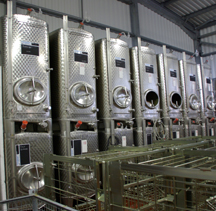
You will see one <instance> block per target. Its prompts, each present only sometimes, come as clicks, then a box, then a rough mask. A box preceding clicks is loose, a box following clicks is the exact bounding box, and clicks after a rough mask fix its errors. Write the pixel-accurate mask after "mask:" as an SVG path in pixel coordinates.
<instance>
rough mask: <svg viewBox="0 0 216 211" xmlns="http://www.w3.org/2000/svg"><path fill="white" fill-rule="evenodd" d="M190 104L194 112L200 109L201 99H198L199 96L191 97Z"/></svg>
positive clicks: (193, 95)
mask: <svg viewBox="0 0 216 211" xmlns="http://www.w3.org/2000/svg"><path fill="white" fill-rule="evenodd" d="M189 104H190V107H191V108H192V109H193V110H197V109H199V107H200V102H199V98H198V97H197V95H195V94H192V95H190V97H189Z"/></svg>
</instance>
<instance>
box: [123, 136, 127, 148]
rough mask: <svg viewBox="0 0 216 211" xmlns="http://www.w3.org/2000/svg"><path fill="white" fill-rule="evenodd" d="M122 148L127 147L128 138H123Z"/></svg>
mask: <svg viewBox="0 0 216 211" xmlns="http://www.w3.org/2000/svg"><path fill="white" fill-rule="evenodd" d="M122 146H123V147H126V146H127V138H126V136H122Z"/></svg>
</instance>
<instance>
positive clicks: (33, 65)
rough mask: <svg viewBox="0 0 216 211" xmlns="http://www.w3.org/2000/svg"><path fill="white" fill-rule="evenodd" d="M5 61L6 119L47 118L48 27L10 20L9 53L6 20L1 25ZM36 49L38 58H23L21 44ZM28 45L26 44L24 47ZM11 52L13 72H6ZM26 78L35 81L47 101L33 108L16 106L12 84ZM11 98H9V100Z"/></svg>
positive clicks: (31, 20) (21, 19) (37, 22)
mask: <svg viewBox="0 0 216 211" xmlns="http://www.w3.org/2000/svg"><path fill="white" fill-rule="evenodd" d="M3 29H4V35H3V40H4V52H3V54H4V58H3V102H4V116H5V118H12V119H20V118H25V117H28V118H32V119H38V118H48V117H50V111H49V110H48V111H45V109H44V106H50V94H49V93H50V77H49V72H47V68H49V51H48V49H49V43H48V26H47V23H46V22H44V21H42V20H39V19H36V18H33V17H30V16H25V15H13V17H12V43H11V44H12V49H8V45H7V44H8V42H9V35H8V30H7V29H8V22H7V18H6V17H5V18H4V21H3ZM24 41H25V42H27V43H28V42H29V43H34V44H38V45H39V56H37V55H30V54H22V53H21V50H22V47H21V44H22V42H24ZM27 45H28V44H27ZM10 52H12V61H11V63H12V71H11V70H9V67H8V63H9V62H10V61H9V56H8V55H9V53H10ZM25 76H32V77H36V78H38V79H39V80H40V81H41V82H42V84H43V86H44V88H45V90H46V91H45V92H46V95H47V97H46V99H45V100H44V101H43V102H42V103H40V104H39V105H35V106H27V105H24V104H21V103H19V102H18V101H16V99H15V98H14V96H13V87H14V84H15V83H16V82H17V81H18V80H19V79H21V78H23V77H25ZM10 95H12V97H10Z"/></svg>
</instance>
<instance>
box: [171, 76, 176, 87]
mask: <svg viewBox="0 0 216 211" xmlns="http://www.w3.org/2000/svg"><path fill="white" fill-rule="evenodd" d="M172 80H173V86H176V84H177V83H176V78H173V79H172Z"/></svg>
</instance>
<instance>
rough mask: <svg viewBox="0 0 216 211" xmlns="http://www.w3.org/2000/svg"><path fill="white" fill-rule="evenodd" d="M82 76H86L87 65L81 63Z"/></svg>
mask: <svg viewBox="0 0 216 211" xmlns="http://www.w3.org/2000/svg"><path fill="white" fill-rule="evenodd" d="M80 75H85V64H84V63H80Z"/></svg>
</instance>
